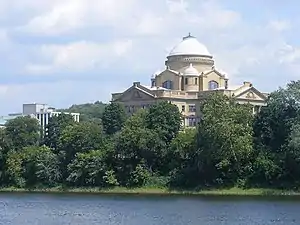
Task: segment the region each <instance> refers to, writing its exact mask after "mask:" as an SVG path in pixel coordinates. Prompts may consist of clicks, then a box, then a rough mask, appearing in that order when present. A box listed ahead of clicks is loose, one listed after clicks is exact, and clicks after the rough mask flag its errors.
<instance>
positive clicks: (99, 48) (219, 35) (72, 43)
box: [0, 0, 300, 107]
mask: <svg viewBox="0 0 300 225" xmlns="http://www.w3.org/2000/svg"><path fill="white" fill-rule="evenodd" d="M226 4H227V1H220V0H201V1H199V0H163V1H162V0H152V1H145V0H123V1H119V0H51V1H50V0H43V1H36V0H22V1H19V0H10V1H8V0H3V1H0V21H1V24H3V28H1V27H0V53H1V55H2V56H3V60H1V62H0V63H2V64H0V65H2V66H0V68H2V70H3V67H5V68H10V71H12V72H14V71H15V73H11V74H9V73H7V74H5V73H3V72H2V74H1V78H5V79H1V81H2V82H6V80H9V83H14V84H12V85H9V86H7V85H5V84H4V85H2V87H1V86H0V93H1V96H2V97H1V96H0V99H1V101H3V102H6V101H7V102H10V104H9V105H10V106H11V107H15V106H18V107H20V104H22V103H23V102H24V101H28V102H30V101H42V102H46V103H48V102H49V103H51V104H53V105H54V106H56V105H57V104H66V103H67V104H69V103H72V102H85V101H93V100H94V98H96V100H98V99H97V96H99V97H98V98H100V100H101V99H109V96H110V93H111V92H114V91H118V90H119V86H120V85H117V84H115V83H114V84H110V85H111V86H110V87H109V88H107V89H106V90H101V93H100V92H99V93H98V92H94V91H92V90H90V89H92V88H94V89H99V86H100V85H101V84H100V83H102V80H101V79H100V78H98V80H93V81H91V80H89V79H90V78H87V81H86V84H84V85H86V87H84V88H82V90H83V91H84V93H85V91H86V92H88V91H90V93H89V94H86V95H85V94H84V95H82V94H81V93H82V92H80V93H79V91H78V90H79V89H81V88H80V85H79V83H81V82H78V81H66V79H68V80H69V79H70V77H72V76H69V75H70V74H73V73H77V75H78V74H84V75H82V76H85V75H86V74H98V73H101V74H106V73H109V72H111V68H114V70H117V69H119V71H121V69H122V72H120V73H119V74H118V72H115V71H113V73H114V74H115V75H114V77H109V80H110V79H111V83H113V82H116V81H117V82H118V83H123V84H124V86H122V87H125V86H126V85H127V84H129V85H130V84H131V83H132V81H133V80H137V79H139V80H141V81H142V82H148V78H150V76H151V75H152V74H153V72H154V71H155V70H156V69H158V68H162V67H163V66H164V60H165V55H166V53H167V52H169V50H171V48H172V47H173V46H174V45H175V44H176V43H177V42H179V41H180V40H181V37H182V36H185V35H187V33H188V32H191V33H192V35H195V36H197V37H198V39H199V41H201V42H203V43H204V44H205V45H207V47H208V49H209V50H210V52H211V53H213V55H214V56H215V59H216V63H217V66H218V67H220V69H221V70H224V71H225V72H227V74H228V76H229V78H230V79H231V82H235V80H239V79H249V80H253V81H257V84H258V85H260V86H261V87H263V88H264V87H265V86H272V85H273V84H274V85H277V84H278V82H281V80H280V81H279V79H280V78H282V77H284V76H286V77H287V78H286V79H291V78H292V77H296V76H297V75H298V71H300V63H299V61H300V60H299V59H300V50H299V46H296V44H295V43H296V42H295V41H294V43H293V42H291V41H289V40H288V37H287V36H285V34H286V33H287V31H292V30H293V29H295V27H297V26H296V25H295V24H294V23H295V21H296V20H291V18H283V19H282V20H278V19H277V20H276V19H274V18H272V17H270V18H267V21H269V22H267V23H266V24H263V23H262V22H260V24H257V22H256V21H255V20H252V18H251V17H247V16H245V15H246V13H245V11H242V9H241V11H239V10H237V8H236V7H235V10H233V9H232V8H230V7H227V6H226ZM261 13H262V12H261ZM266 17H268V16H266ZM3 21H4V22H3ZM6 22H9V23H7V24H6ZM16 28H17V29H16ZM16 30H17V32H15V31H16ZM20 31H21V32H20ZM298 35H299V34H298V32H296V30H295V32H294V36H296V37H297V36H298ZM295 39H296V38H295ZM166 50H167V51H166ZM1 55H0V56H1ZM121 64H123V65H121ZM120 68H121V69H120ZM20 71H21V72H22V76H20V78H21V80H20V79H17V78H18V76H17V73H19V72H20ZM0 72H1V71H0ZM282 73H283V74H284V76H283V75H282ZM43 74H48V75H50V76H40V75H43ZM66 74H68V76H66ZM33 75H36V76H33ZM11 77H14V78H11ZM44 77H45V79H46V78H47V79H49V77H51V78H53V77H55V79H54V78H53V80H56V81H57V82H58V81H60V82H62V81H63V80H65V81H63V82H64V83H63V85H59V84H58V83H51V84H50V83H46V82H45V83H39V84H36V83H35V82H36V80H41V79H43V78H44ZM274 77H276V79H275V78H274ZM27 78H28V79H32V80H33V81H34V82H33V83H31V84H26V85H24V84H22V85H24V86H23V87H22V85H21V84H16V83H21V82H24V80H26V79H27ZM270 78H271V80H272V82H271V83H272V84H271V83H268V82H263V80H268V81H269V80H270ZM277 78H278V79H277ZM76 79H77V78H76ZM26 81H27V80H26ZM27 82H29V81H27ZM255 85H256V83H255ZM117 86H118V87H117ZM65 87H66V91H65ZM87 87H89V88H87ZM52 88H53V89H52ZM272 88H273V89H274V88H275V86H272ZM28 90H30V91H28ZM43 90H44V91H43ZM51 90H55V91H53V93H52V94H51V95H49V94H47V92H51ZM37 96H38V98H39V99H36V98H37ZM12 102H13V103H12ZM3 104H4V103H3Z"/></svg>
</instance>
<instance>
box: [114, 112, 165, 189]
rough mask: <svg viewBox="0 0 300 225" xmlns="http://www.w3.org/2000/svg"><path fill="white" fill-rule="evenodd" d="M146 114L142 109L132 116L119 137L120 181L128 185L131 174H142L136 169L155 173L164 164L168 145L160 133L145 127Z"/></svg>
mask: <svg viewBox="0 0 300 225" xmlns="http://www.w3.org/2000/svg"><path fill="white" fill-rule="evenodd" d="M145 116H146V112H145V111H143V110H142V111H140V112H138V113H137V114H135V115H133V116H132V117H130V118H129V119H128V120H127V121H126V123H125V126H124V127H123V128H122V130H121V132H120V134H119V135H118V138H117V143H116V163H117V165H116V167H117V171H118V177H119V180H120V182H121V183H123V184H126V185H127V184H128V183H127V181H128V178H129V177H130V176H131V175H132V176H133V174H135V176H137V174H140V173H137V174H136V173H135V172H134V171H135V170H136V169H139V171H141V168H144V169H147V170H148V171H149V173H152V174H153V173H155V172H158V171H160V168H161V167H163V166H164V165H163V163H162V162H163V159H164V155H165V154H166V145H165V143H164V141H163V140H162V139H161V137H160V135H159V133H157V132H156V131H155V130H151V129H148V128H146V127H145V122H144V121H143V118H144V117H145ZM137 166H140V167H141V168H140V167H138V168H137ZM135 179H137V178H135Z"/></svg>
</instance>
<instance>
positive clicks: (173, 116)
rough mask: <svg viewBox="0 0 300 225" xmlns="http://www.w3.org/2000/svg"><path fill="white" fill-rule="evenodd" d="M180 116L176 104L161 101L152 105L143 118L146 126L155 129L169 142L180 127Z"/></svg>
mask: <svg viewBox="0 0 300 225" xmlns="http://www.w3.org/2000/svg"><path fill="white" fill-rule="evenodd" d="M181 121H182V116H181V113H180V112H179V110H178V108H177V106H175V105H173V104H171V103H168V102H166V101H163V102H161V103H159V104H156V105H152V106H151V107H150V109H149V112H148V113H147V116H146V118H145V123H146V127H147V128H148V129H152V130H156V132H159V133H160V135H161V136H162V137H163V138H164V140H165V141H166V142H167V143H169V142H171V140H172V139H173V138H174V137H176V135H177V134H178V132H179V130H180V128H181Z"/></svg>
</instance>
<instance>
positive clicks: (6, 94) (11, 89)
mask: <svg viewBox="0 0 300 225" xmlns="http://www.w3.org/2000/svg"><path fill="white" fill-rule="evenodd" d="M103 84H107V86H101V88H99V84H98V83H95V82H93V81H60V82H50V83H49V82H35V83H28V84H13V85H1V86H0V94H1V95H0V101H1V103H2V104H3V105H9V106H10V107H9V108H7V107H6V108H5V107H1V109H0V113H1V115H5V114H8V113H16V112H21V111H22V104H23V103H32V102H39V103H46V104H50V105H51V106H53V107H56V108H65V107H67V106H71V105H72V104H74V103H84V102H95V101H98V100H99V101H106V102H107V101H109V100H110V99H109V96H107V94H106V93H107V92H110V85H111V83H109V82H108V83H106V82H103ZM115 88H121V87H118V86H115ZM74 93H79V94H78V95H74ZM53 96H55V98H53ZM71 96H73V97H71ZM11 99H14V101H15V102H14V103H13V104H12V103H11Z"/></svg>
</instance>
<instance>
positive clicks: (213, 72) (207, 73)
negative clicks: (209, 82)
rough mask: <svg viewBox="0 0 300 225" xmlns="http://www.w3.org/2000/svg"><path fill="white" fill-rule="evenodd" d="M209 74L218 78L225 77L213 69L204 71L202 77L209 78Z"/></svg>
mask: <svg viewBox="0 0 300 225" xmlns="http://www.w3.org/2000/svg"><path fill="white" fill-rule="evenodd" d="M210 74H216V75H217V76H219V77H225V75H224V74H223V73H221V72H220V71H218V70H217V69H215V68H213V69H211V70H209V71H204V72H203V76H206V77H207V76H209V75H210Z"/></svg>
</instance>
